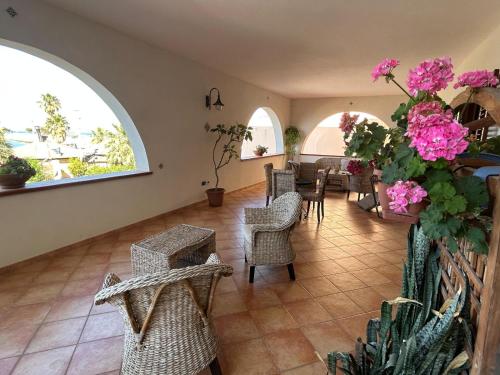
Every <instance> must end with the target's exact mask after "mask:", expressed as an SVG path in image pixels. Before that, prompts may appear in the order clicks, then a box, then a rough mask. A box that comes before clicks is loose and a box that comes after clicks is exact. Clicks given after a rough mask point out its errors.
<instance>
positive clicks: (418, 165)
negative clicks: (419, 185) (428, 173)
mask: <svg viewBox="0 0 500 375" xmlns="http://www.w3.org/2000/svg"><path fill="white" fill-rule="evenodd" d="M426 169H427V164H425V162H424V161H423V160H422V158H421V157H420V155H417V156H416V157H414V158H412V159H411V160H410V162H409V163H408V166H407V168H406V173H405V180H409V179H410V178H412V177H418V176H422V175H423V174H424V173H425V170H426Z"/></svg>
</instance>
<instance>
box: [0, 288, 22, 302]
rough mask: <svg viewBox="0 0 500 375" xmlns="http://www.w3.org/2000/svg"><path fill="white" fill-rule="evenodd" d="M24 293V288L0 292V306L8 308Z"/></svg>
mask: <svg viewBox="0 0 500 375" xmlns="http://www.w3.org/2000/svg"><path fill="white" fill-rule="evenodd" d="M25 293H26V290H25V289H24V288H18V289H11V290H0V306H9V305H10V304H12V303H14V302H16V301H17V300H18V299H19V297H21V296H22V295H23V294H25Z"/></svg>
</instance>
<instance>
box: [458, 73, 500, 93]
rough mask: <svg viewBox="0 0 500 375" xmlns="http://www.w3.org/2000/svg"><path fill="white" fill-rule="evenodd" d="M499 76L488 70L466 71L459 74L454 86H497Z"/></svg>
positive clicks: (475, 87)
mask: <svg viewBox="0 0 500 375" xmlns="http://www.w3.org/2000/svg"><path fill="white" fill-rule="evenodd" d="M498 83H499V82H498V78H497V77H496V76H495V73H493V72H490V71H488V70H476V71H473V72H466V73H463V74H461V75H459V76H458V81H457V83H455V84H454V85H453V88H455V89H458V88H459V87H465V86H469V87H472V88H474V89H477V88H480V87H496V86H497V85H498Z"/></svg>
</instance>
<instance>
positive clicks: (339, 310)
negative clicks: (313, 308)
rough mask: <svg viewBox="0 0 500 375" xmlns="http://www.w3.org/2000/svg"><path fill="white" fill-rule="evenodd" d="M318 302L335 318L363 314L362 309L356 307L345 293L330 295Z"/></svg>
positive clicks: (319, 299)
mask: <svg viewBox="0 0 500 375" xmlns="http://www.w3.org/2000/svg"><path fill="white" fill-rule="evenodd" d="M317 301H318V302H319V303H320V304H321V305H322V306H323V307H324V308H325V309H326V310H327V311H328V312H329V313H330V315H331V316H333V317H334V318H342V317H346V316H351V315H355V314H359V313H362V312H363V310H362V309H361V307H359V306H358V305H356V304H355V303H354V302H353V301H352V300H351V299H349V297H347V296H346V295H345V294H343V293H336V294H330V295H329V296H324V297H320V298H318V299H317Z"/></svg>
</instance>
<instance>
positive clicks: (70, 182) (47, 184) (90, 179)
mask: <svg viewBox="0 0 500 375" xmlns="http://www.w3.org/2000/svg"><path fill="white" fill-rule="evenodd" d="M151 174H153V172H151V171H130V172H117V173H108V174H102V175H97V176H84V177H77V178H67V179H64V180H54V181H44V182H35V183H32V184H29V185H26V186H25V187H22V188H19V189H2V188H0V197H3V196H7V195H17V194H25V193H33V192H36V191H43V190H52V189H60V188H66V187H71V186H77V185H86V184H93V183H96V182H103V181H110V180H119V179H123V178H130V177H140V176H148V175H151Z"/></svg>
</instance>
